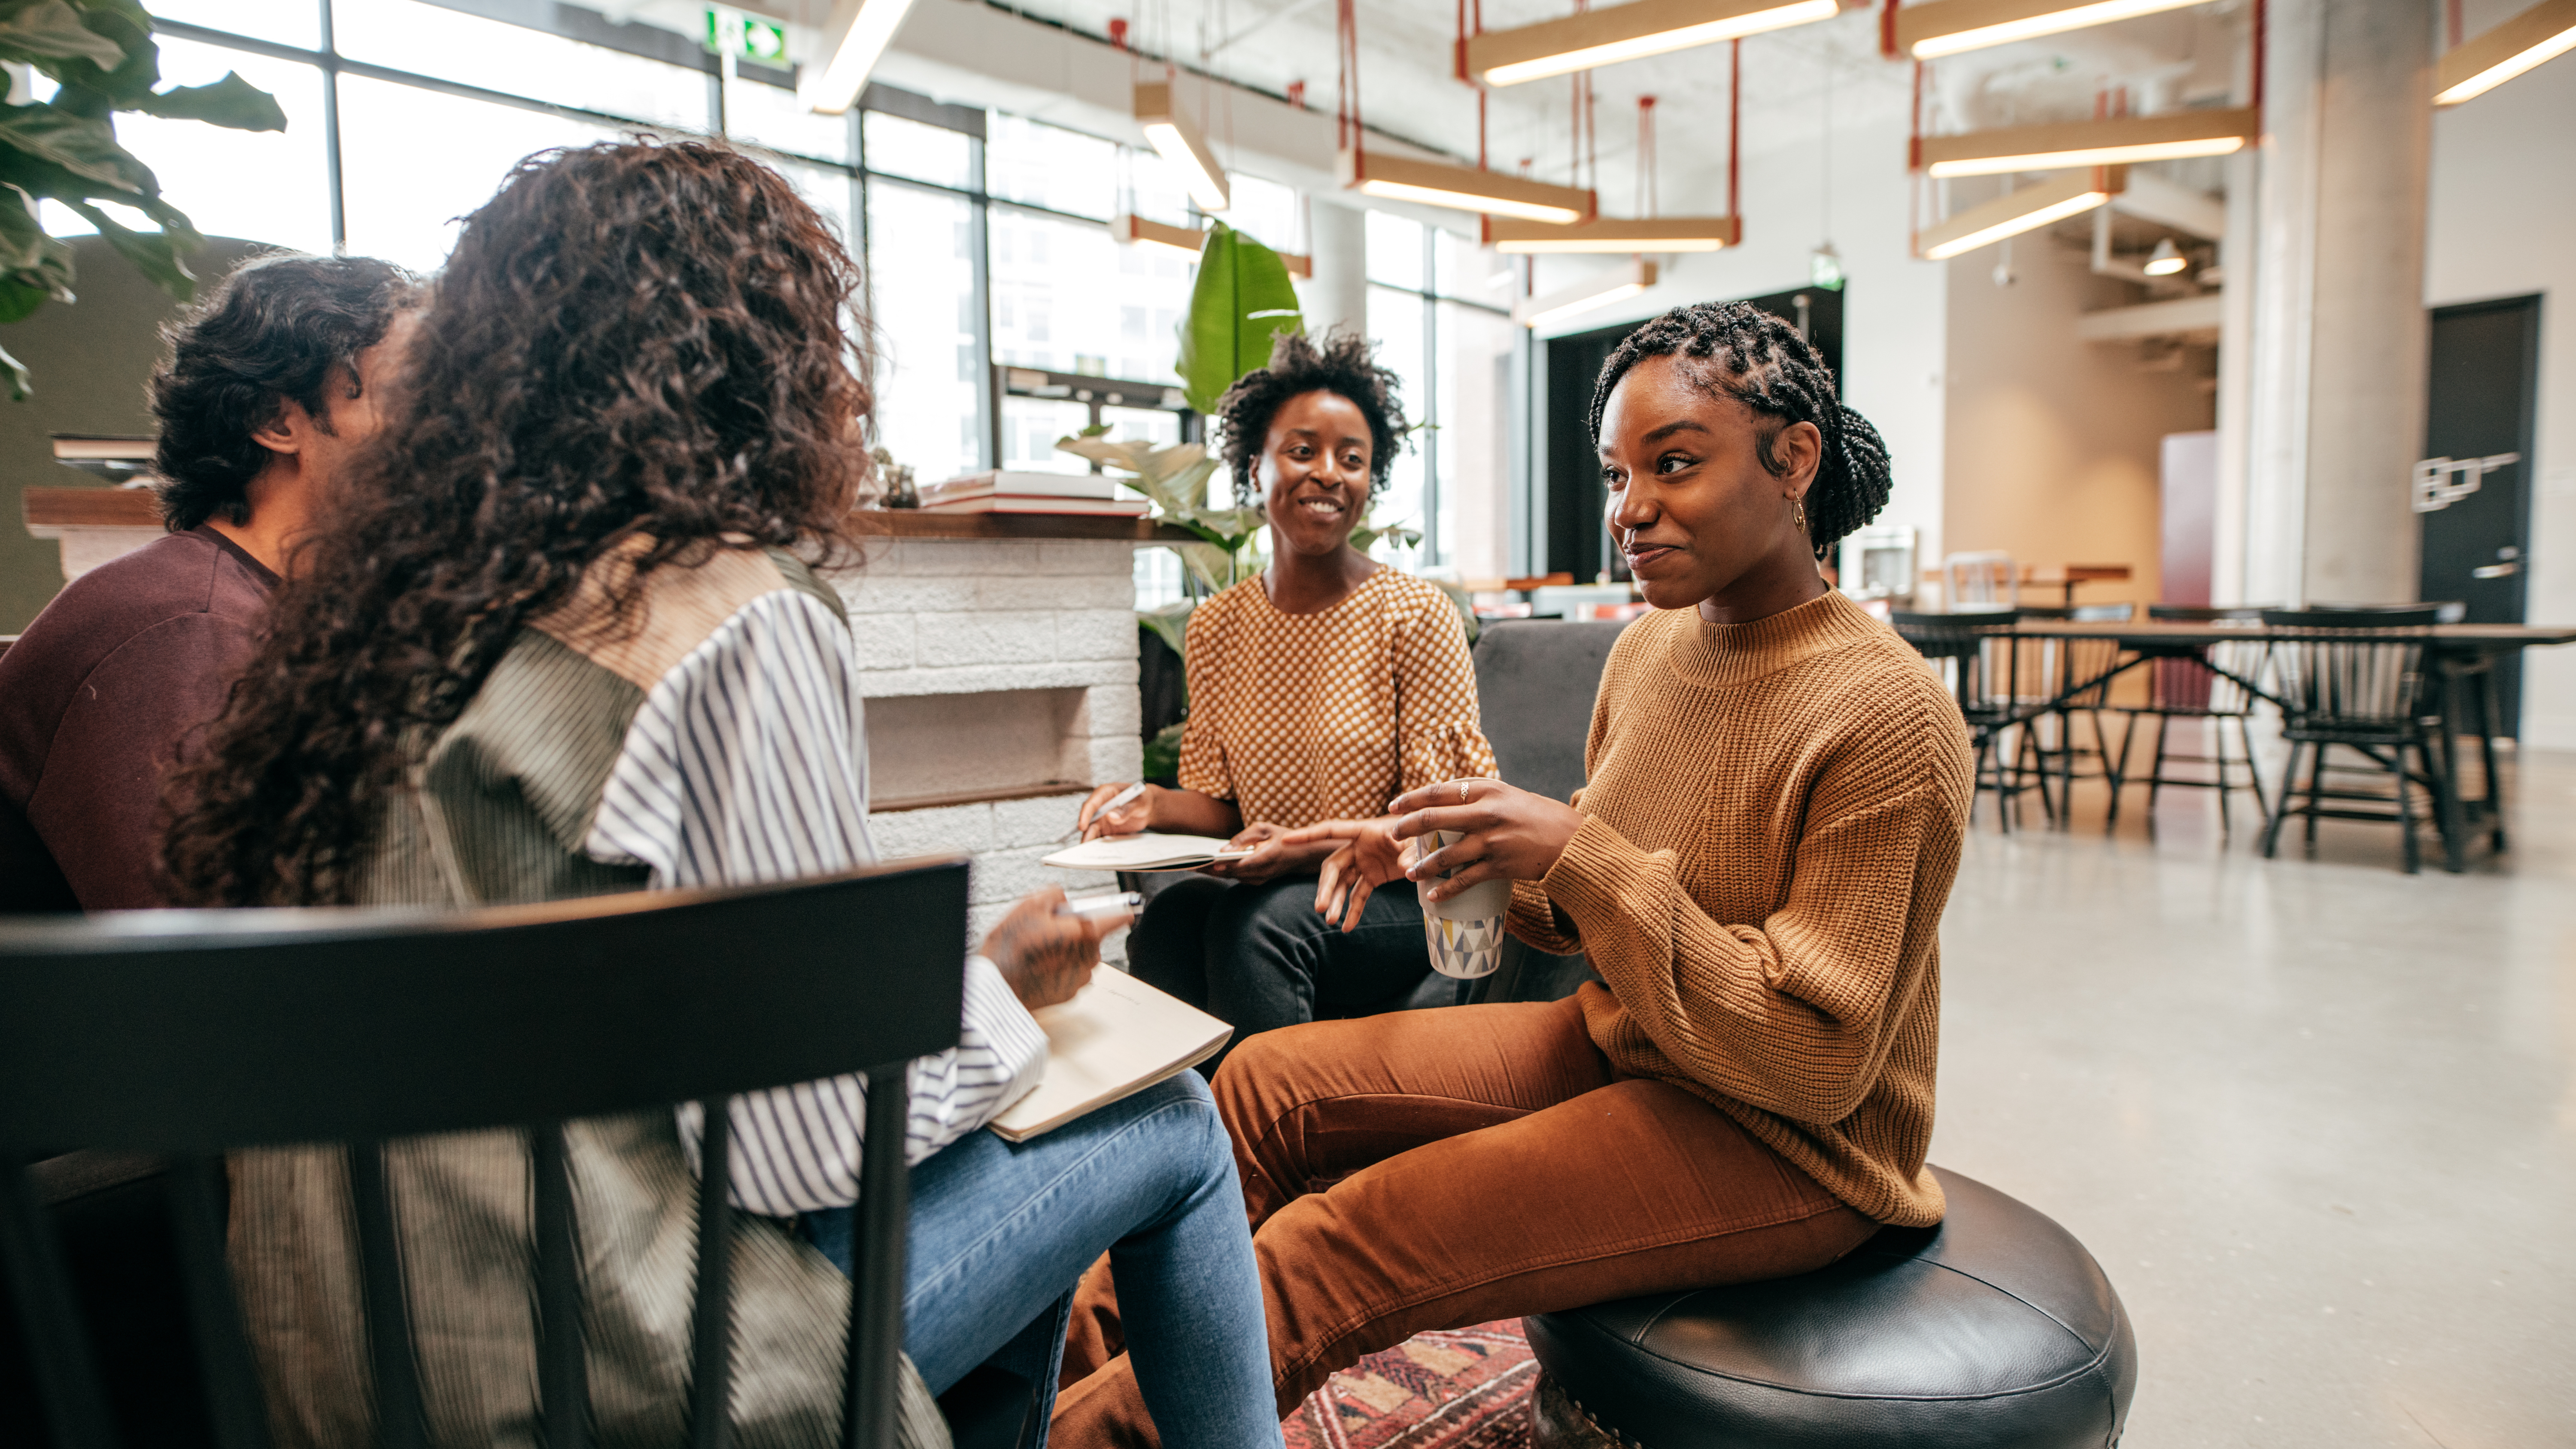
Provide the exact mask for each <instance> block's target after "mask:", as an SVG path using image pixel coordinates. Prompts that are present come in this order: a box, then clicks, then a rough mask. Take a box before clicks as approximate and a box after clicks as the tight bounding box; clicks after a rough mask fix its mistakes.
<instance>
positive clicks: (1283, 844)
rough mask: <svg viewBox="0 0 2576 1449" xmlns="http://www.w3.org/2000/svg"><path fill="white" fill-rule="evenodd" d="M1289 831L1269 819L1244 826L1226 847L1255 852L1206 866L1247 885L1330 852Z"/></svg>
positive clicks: (1271, 878)
mask: <svg viewBox="0 0 2576 1449" xmlns="http://www.w3.org/2000/svg"><path fill="white" fill-rule="evenodd" d="M1289 835H1290V832H1289V830H1288V829H1287V827H1285V826H1281V825H1273V824H1271V823H1270V822H1268V821H1266V820H1263V821H1255V822H1254V823H1252V824H1250V825H1247V826H1245V827H1244V828H1243V832H1242V833H1241V834H1239V835H1237V836H1235V837H1234V838H1233V839H1232V840H1229V841H1227V842H1226V848H1227V849H1229V850H1249V851H1251V852H1252V854H1250V855H1247V856H1245V857H1244V858H1243V859H1241V860H1224V861H1218V862H1216V863H1215V864H1213V865H1209V866H1206V867H1204V870H1205V872H1206V873H1207V874H1209V875H1213V876H1219V877H1222V878H1224V879H1226V880H1239V881H1242V882H1244V883H1246V884H1247V885H1258V884H1260V883H1261V882H1263V881H1267V880H1275V879H1277V878H1278V877H1280V876H1283V875H1286V874H1288V873H1289V872H1290V871H1294V870H1303V869H1305V868H1306V867H1307V866H1310V865H1312V864H1314V863H1315V862H1316V861H1318V860H1321V859H1323V858H1324V856H1325V855H1326V854H1327V853H1329V847H1327V848H1325V849H1317V848H1315V847H1314V846H1311V845H1306V844H1302V843H1300V842H1297V841H1293V840H1291V839H1289Z"/></svg>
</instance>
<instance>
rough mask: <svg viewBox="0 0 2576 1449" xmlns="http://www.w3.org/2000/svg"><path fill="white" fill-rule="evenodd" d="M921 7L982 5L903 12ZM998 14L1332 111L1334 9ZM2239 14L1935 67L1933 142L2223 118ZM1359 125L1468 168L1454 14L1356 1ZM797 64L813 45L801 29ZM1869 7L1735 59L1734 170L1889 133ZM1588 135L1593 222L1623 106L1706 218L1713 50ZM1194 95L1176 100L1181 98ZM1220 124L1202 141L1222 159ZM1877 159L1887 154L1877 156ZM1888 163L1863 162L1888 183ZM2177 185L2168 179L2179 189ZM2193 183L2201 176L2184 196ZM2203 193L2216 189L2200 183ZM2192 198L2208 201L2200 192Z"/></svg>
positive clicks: (1492, 131)
mask: <svg viewBox="0 0 2576 1449" xmlns="http://www.w3.org/2000/svg"><path fill="white" fill-rule="evenodd" d="M592 3H595V4H600V5H601V7H602V8H603V9H605V10H607V11H609V12H610V13H611V14H614V15H617V16H619V17H620V18H629V17H631V18H634V19H640V20H646V21H650V22H654V23H663V24H670V25H672V26H673V27H674V28H683V29H685V28H687V27H689V26H692V25H703V24H704V15H705V11H704V9H703V4H702V0H592ZM918 3H919V4H922V5H937V4H978V3H984V0H918ZM746 8H753V9H759V10H764V11H768V12H771V13H776V14H783V15H788V16H791V17H796V18H798V19H803V20H807V21H809V22H812V23H814V24H817V25H819V22H820V21H821V19H822V18H823V16H824V13H825V12H827V11H828V9H829V0H749V3H748V4H747V5H746ZM1003 8H1006V9H1008V10H1011V11H1013V12H1014V13H1017V14H1020V15H1024V16H1026V17H1028V18H1030V19H1032V20H1038V21H1044V22H1052V23H1054V24H1057V25H1062V26H1065V27H1067V28H1069V29H1072V30H1076V31H1079V32H1082V33H1084V34H1088V35H1094V36H1105V35H1106V34H1108V33H1109V22H1110V20H1111V19H1113V18H1124V19H1127V20H1128V21H1129V22H1130V26H1131V28H1130V31H1129V41H1130V44H1131V45H1132V46H1133V47H1134V48H1135V49H1136V50H1138V51H1139V52H1141V53H1143V54H1144V55H1146V56H1148V57H1153V58H1161V57H1164V56H1170V57H1172V58H1174V59H1177V60H1178V61H1180V62H1181V63H1182V64H1183V65H1185V66H1190V67H1193V68H1203V69H1204V70H1206V71H1208V72H1211V73H1213V74H1214V75H1216V76H1218V77H1219V78H1222V79H1226V80H1231V81H1234V82H1237V83H1239V84H1242V85H1247V86H1250V87H1253V88H1255V89H1258V90H1261V91H1265V92H1269V93H1272V94H1274V95H1275V94H1280V93H1283V92H1285V91H1286V89H1287V87H1288V85H1289V84H1290V83H1291V82H1294V81H1300V80H1302V81H1304V82H1305V83H1306V101H1307V104H1308V105H1309V106H1310V107H1312V108H1315V109H1318V110H1321V111H1324V112H1326V113H1329V112H1330V111H1331V110H1332V108H1333V104H1334V65H1333V57H1334V52H1335V44H1334V10H1335V7H1334V5H1333V3H1332V0H1018V3H1014V4H1010V5H1007V6H1005V7H1003ZM1572 8H1573V7H1572V4H1571V0H1485V12H1484V24H1485V28H1486V29H1488V30H1500V29H1507V28H1511V27H1513V26H1517V25H1526V24H1531V23H1534V22H1536V21H1540V20H1546V19H1553V18H1556V17H1559V16H1562V15H1566V14H1569V13H1571V11H1572ZM2249 13H2250V5H2249V4H2248V0H2214V3H2211V4H2207V5H2202V6H2198V7H2195V8H2193V9H2189V10H2182V11H2174V12H2168V13H2166V14H2163V15H2156V16H2149V17H2146V18H2143V19H2139V20H2132V21H2127V22H2124V23H2121V24H2118V25H2110V26H2102V27H2097V28H2095V29H2092V30H2086V31H2078V32H2075V33H2072V34H2069V35H2061V36H2053V37H2048V38H2046V39H2042V40H2036V41H2028V42H2024V43H2022V44H2019V45H2012V46H1999V47H1996V48H1994V49H1992V50H1986V51H1978V52H1973V53H1971V54H1968V55H1964V56H1958V57H1954V58H1951V59H1948V60H1944V61H1941V62H1938V63H1937V64H1935V65H1934V66H1933V67H1931V72H1930V77H1931V80H1930V85H1931V91H1932V104H1931V106H1930V114H1931V116H1932V124H1933V126H1934V129H1936V130H1941V131H1953V130H1966V129H1976V128H1982V127H1987V126H2000V125H2011V124H2021V123H2029V122H2036V121H2045V120H2056V119H2076V118H2079V117H2084V116H2089V115H2092V114H2093V113H2094V103H2095V96H2096V94H2097V93H2099V92H2102V91H2104V90H2109V89H2114V88H2118V87H2124V86H2125V87H2127V88H2128V91H2129V101H2130V107H2131V109H2132V110H2133V111H2142V112H2147V111H2160V110H2165V109H2170V108H2173V107H2176V106H2181V105H2191V104H2209V103H2212V102H2214V101H2223V100H2224V99H2225V98H2226V97H2227V96H2228V95H2229V94H2230V93H2231V90H2232V88H2233V87H2234V86H2235V84H2236V77H2237V75H2238V73H2239V72H2240V70H2241V68H2242V66H2243V63H2244V61H2243V56H2244V51H2245V46H2244V44H2243V37H2244V32H2245V27H2246V23H2247V18H2248V15H2249ZM1358 27H1359V41H1360V87H1359V89H1360V96H1359V99H1360V107H1361V114H1362V116H1363V117H1364V119H1366V121H1367V122H1368V123H1369V125H1370V126H1371V127H1372V129H1378V130H1383V131H1386V132H1389V133H1392V134H1393V135H1396V136H1398V137H1401V138H1403V139H1406V140H1410V141H1413V142H1416V143H1418V144H1421V145H1424V146H1428V147H1431V148H1432V149H1435V150H1438V151H1443V152H1447V153H1449V154H1451V155H1453V156H1459V157H1464V158H1472V157H1473V156H1474V155H1475V154H1476V104H1475V93H1474V91H1473V90H1471V89H1470V88H1469V87H1468V86H1466V85H1464V84H1462V83H1460V82H1459V81H1458V80H1457V79H1456V78H1455V76H1454V75H1453V74H1452V73H1451V68H1450V67H1451V55H1452V48H1453V44H1454V42H1455V39H1456V35H1457V5H1456V3H1455V0H1361V3H1360V4H1359V6H1358ZM798 29H799V31H800V32H801V33H800V35H799V37H798V38H799V39H801V40H803V41H804V43H805V45H806V46H812V45H814V44H816V43H817V41H816V40H815V38H814V36H813V32H812V31H810V30H807V29H806V28H805V27H803V26H800V27H798ZM1878 35H1879V17H1878V13H1877V11H1876V10H1875V9H1861V10H1850V11H1846V12H1844V13H1843V14H1842V15H1840V16H1838V17H1837V18H1835V19H1833V20H1830V21H1826V22H1822V23H1819V24H1813V25H1806V26H1800V27H1798V28H1795V29H1791V30H1784V31H1775V32H1772V33H1770V34H1766V35H1757V36H1754V37H1752V38H1750V39H1748V40H1746V41H1745V42H1744V43H1743V44H1744V105H1743V132H1742V142H1741V143H1742V146H1743V149H1744V151H1745V153H1746V154H1747V156H1748V157H1749V156H1752V155H1755V154H1759V153H1765V152H1771V151H1781V150H1788V151H1797V150H1812V151H1813V152H1814V154H1815V155H1816V157H1817V161H1818V164H1819V165H1832V166H1834V167H1835V168H1836V169H1840V167H1841V166H1843V165H1845V164H1849V163H1850V161H1851V159H1852V158H1851V155H1850V152H1849V151H1848V150H1846V152H1845V153H1844V155H1842V156H1834V155H1832V154H1831V149H1830V146H1829V141H1830V139H1831V138H1832V137H1833V136H1835V135H1838V134H1842V133H1854V132H1859V131H1861V130H1863V129H1864V128H1867V129H1868V130H1874V131H1876V132H1878V134H1879V135H1880V136H1882V137H1883V136H1884V135H1885V133H1886V128H1887V125H1888V124H1889V122H1890V121H1891V119H1892V120H1893V122H1894V123H1895V124H1896V125H1898V126H1899V127H1901V126H1902V118H1903V116H1904V114H1905V108H1906V106H1907V104H1908V101H1909V98H1910V95H1911V89H1912V85H1913V69H1912V67H1911V65H1910V64H1907V63H1904V62H1899V61H1891V60H1886V59H1883V58H1882V57H1881V56H1880V55H1879V53H1878ZM1593 87H1594V93H1595V97H1596V99H1595V116H1596V122H1595V124H1596V126H1597V128H1598V141H1597V152H1596V154H1597V156H1598V158H1599V172H1598V182H1597V184H1598V185H1599V187H1600V190H1601V198H1602V206H1603V209H1604V210H1605V211H1607V212H1610V213H1613V214H1619V215H1626V214H1631V213H1633V211H1634V209H1635V207H1634V198H1635V187H1636V173H1635V167H1634V158H1635V151H1636V135H1637V122H1636V117H1637V98H1638V97H1639V96H1641V95H1653V96H1655V97H1656V98H1657V106H1656V124H1657V127H1658V131H1659V135H1660V145H1659V149H1660V151H1661V153H1662V160H1661V172H1660V175H1659V177H1658V187H1659V190H1660V193H1661V200H1662V205H1661V209H1662V211H1663V212H1664V213H1665V214H1668V215H1684V214H1695V213H1703V212H1716V211H1719V210H1721V209H1723V206H1724V202H1725V162H1726V117H1727V89H1728V86H1727V48H1726V47H1725V46H1723V45H1716V46H1707V47H1702V48H1700V49H1697V50H1690V51H1682V52H1678V53H1675V54H1671V55H1664V56H1657V57H1654V58H1651V59H1647V60H1642V61H1633V62H1630V63H1627V64H1624V65H1619V66H1614V67H1610V68H1608V69H1604V70H1601V71H1597V72H1594V74H1593ZM1194 89H1195V88H1193V87H1188V86H1184V87H1183V93H1184V96H1185V97H1187V96H1188V95H1189V94H1190V93H1191V92H1192V91H1193V90H1194ZM1571 89H1572V86H1571V79H1570V78H1566V77H1560V78H1556V79H1552V80H1544V81H1537V82H1533V83H1530V84H1528V85H1522V86H1512V87H1506V88H1502V89H1498V90H1495V91H1493V92H1492V93H1491V96H1490V100H1489V103H1488V104H1489V111H1488V127H1489V130H1488V136H1489V141H1488V154H1489V156H1490V158H1491V162H1492V164H1493V165H1494V166H1495V167H1497V168H1498V169H1507V168H1510V167H1513V166H1515V165H1516V164H1517V163H1518V162H1519V161H1520V159H1521V158H1523V157H1527V158H1530V160H1531V161H1532V163H1533V165H1532V174H1533V175H1536V176H1538V177H1539V178H1541V179H1543V180H1550V181H1566V180H1570V179H1572V177H1571V172H1572V166H1573V156H1572V128H1571V112H1572V106H1571V96H1570V92H1571ZM1226 124H1227V120H1226V115H1225V113H1224V111H1223V109H1222V108H1219V109H1218V111H1217V114H1216V115H1215V116H1213V117H1212V118H1211V120H1210V124H1209V128H1208V129H1209V130H1210V132H1211V139H1212V141H1213V142H1214V143H1215V145H1216V146H1217V148H1218V150H1219V153H1220V154H1221V155H1222V154H1223V153H1224V151H1225V150H1226V148H1227V142H1228V138H1227V136H1226V135H1225V129H1226ZM1873 144H1875V145H1880V146H1883V145H1884V144H1885V143H1884V141H1883V140H1879V141H1875V142H1873ZM1890 162H1900V163H1901V158H1878V159H1876V160H1874V161H1870V162H1868V163H1867V164H1868V165H1870V166H1871V167H1872V169H1878V168H1883V167H1884V166H1886V165H1887V164H1889V163H1890ZM2176 179H2183V178H2181V177H2177V178H2176ZM2193 179H2194V180H2198V179H2199V178H2193ZM2212 180H2214V178H2212ZM2204 184H2207V183H2204Z"/></svg>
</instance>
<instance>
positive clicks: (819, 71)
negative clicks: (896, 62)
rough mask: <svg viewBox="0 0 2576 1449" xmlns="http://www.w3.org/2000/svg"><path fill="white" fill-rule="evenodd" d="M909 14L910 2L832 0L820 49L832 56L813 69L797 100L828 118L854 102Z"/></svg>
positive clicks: (841, 112) (908, 0)
mask: <svg viewBox="0 0 2576 1449" xmlns="http://www.w3.org/2000/svg"><path fill="white" fill-rule="evenodd" d="M911 13H912V0H834V3H833V5H832V13H831V15H830V17H829V18H828V19H826V20H825V21H824V22H823V53H824V54H825V55H827V56H829V57H831V58H830V59H829V60H826V61H825V62H824V63H823V64H821V65H819V66H816V67H814V69H813V74H812V78H811V79H810V80H808V81H807V82H806V83H805V86H804V87H803V90H802V94H801V96H800V98H801V99H802V100H803V101H804V102H805V104H806V105H807V106H808V107H809V108H811V109H813V110H816V111H820V112H822V113H823V114H824V115H827V116H837V115H841V114H843V113H844V112H846V111H848V110H849V109H850V107H852V106H854V105H856V104H858V100H859V92H860V91H862V90H865V89H866V88H867V84H868V72H870V71H872V70H875V69H876V68H877V61H878V59H879V58H880V57H882V56H883V55H884V54H885V48H886V45H887V44H888V43H889V42H891V41H892V40H893V39H894V33H895V31H897V30H899V29H901V28H902V26H903V18H904V17H905V16H906V15H909V14H911Z"/></svg>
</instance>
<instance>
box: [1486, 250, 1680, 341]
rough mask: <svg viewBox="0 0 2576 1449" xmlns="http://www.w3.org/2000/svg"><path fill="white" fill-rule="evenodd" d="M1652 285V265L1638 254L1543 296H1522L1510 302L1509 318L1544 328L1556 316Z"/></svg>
mask: <svg viewBox="0 0 2576 1449" xmlns="http://www.w3.org/2000/svg"><path fill="white" fill-rule="evenodd" d="M1653 285H1655V264H1654V263H1653V262H1650V261H1647V260H1646V259H1645V258H1643V257H1638V258H1635V259H1634V260H1632V261H1630V262H1628V263H1627V264H1626V265H1624V266H1619V267H1613V268H1611V269H1610V270H1609V271H1606V272H1603V273H1602V274H1601V275H1599V276H1597V277H1591V278H1588V279H1586V280H1584V281H1581V282H1577V283H1575V284H1574V285H1573V286H1571V287H1565V288H1561V289H1559V290H1557V291H1554V292H1550V293H1548V294H1546V295H1545V296H1540V297H1529V298H1525V299H1523V300H1522V301H1520V302H1517V303H1515V304H1513V307H1512V320H1513V321H1515V322H1518V323H1519V324H1521V325H1522V326H1523V327H1532V328H1535V327H1544V326H1546V325H1547V324H1548V323H1550V322H1553V321H1556V320H1557V319H1559V318H1563V317H1572V316H1574V315H1576V314H1578V313H1582V312H1589V311H1591V310H1593V309H1594V308H1596V307H1606V306H1609V305H1610V304H1611V303H1613V302H1616V301H1618V300H1619V299H1620V298H1622V297H1633V296H1636V295H1637V294H1638V293H1640V292H1642V291H1644V290H1646V289H1647V288H1648V287H1651V286H1653Z"/></svg>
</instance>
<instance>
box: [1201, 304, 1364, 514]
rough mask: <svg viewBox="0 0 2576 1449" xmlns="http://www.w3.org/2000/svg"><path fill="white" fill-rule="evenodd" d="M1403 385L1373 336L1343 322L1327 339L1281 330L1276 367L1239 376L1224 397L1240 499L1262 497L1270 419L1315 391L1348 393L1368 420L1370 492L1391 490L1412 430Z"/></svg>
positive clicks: (1222, 426)
mask: <svg viewBox="0 0 2576 1449" xmlns="http://www.w3.org/2000/svg"><path fill="white" fill-rule="evenodd" d="M1396 388H1397V379H1396V376H1395V373H1394V372H1393V371H1392V370H1390V369H1388V368H1383V367H1380V366H1378V365H1377V358H1376V357H1375V356H1374V355H1372V354H1371V353H1370V351H1369V345H1368V339H1367V338H1365V337H1362V336H1360V335H1359V334H1357V333H1355V332H1347V331H1344V330H1342V329H1340V328H1338V327H1337V328H1334V329H1333V330H1332V331H1329V332H1327V333H1325V334H1324V335H1323V336H1322V337H1321V338H1320V339H1318V338H1314V337H1309V336H1307V335H1306V334H1305V333H1303V332H1282V333H1280V334H1279V337H1278V340H1277V341H1275V342H1273V343H1272V344H1271V346H1270V365H1269V366H1268V367H1256V368H1254V369H1253V370H1252V371H1250V372H1247V373H1245V374H1244V375H1243V376H1241V377H1239V378H1237V379H1235V383H1234V386H1232V387H1230V388H1227V389H1226V390H1225V396H1224V397H1222V398H1220V399H1218V401H1217V405H1216V415H1217V422H1218V425H1219V431H1220V432H1221V433H1222V434H1223V436H1224V438H1225V443H1224V447H1225V466H1226V470H1227V471H1228V472H1230V473H1232V474H1233V475H1234V497H1235V502H1236V503H1237V504H1239V505H1241V506H1243V507H1246V508H1250V507H1253V506H1255V505H1257V504H1259V503H1260V501H1261V488H1260V485H1258V484H1256V483H1254V482H1253V480H1252V475H1253V473H1254V471H1255V470H1256V469H1258V468H1259V467H1260V466H1261V449H1262V446H1263V445H1264V444H1265V443H1267V442H1269V440H1270V420H1271V419H1272V418H1274V417H1276V416H1278V414H1279V409H1280V408H1281V407H1282V406H1283V405H1284V404H1286V403H1287V401H1288V400H1289V399H1290V398H1292V397H1303V396H1304V395H1306V394H1307V393H1310V392H1329V393H1333V394H1335V395H1336V396H1339V397H1342V398H1345V399H1348V400H1349V402H1350V404H1351V406H1353V407H1355V408H1358V409H1359V410H1360V416H1361V417H1363V418H1366V419H1368V426H1369V493H1370V495H1371V496H1375V495H1377V494H1379V493H1383V492H1385V491H1386V480H1387V476H1388V474H1390V473H1391V472H1392V471H1394V468H1395V450H1396V449H1397V448H1398V447H1399V446H1401V445H1402V444H1403V442H1404V436H1405V433H1406V432H1407V431H1408V429H1407V427H1406V424H1405V421H1404V404H1403V402H1401V401H1400V400H1398V398H1397V397H1396Z"/></svg>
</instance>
